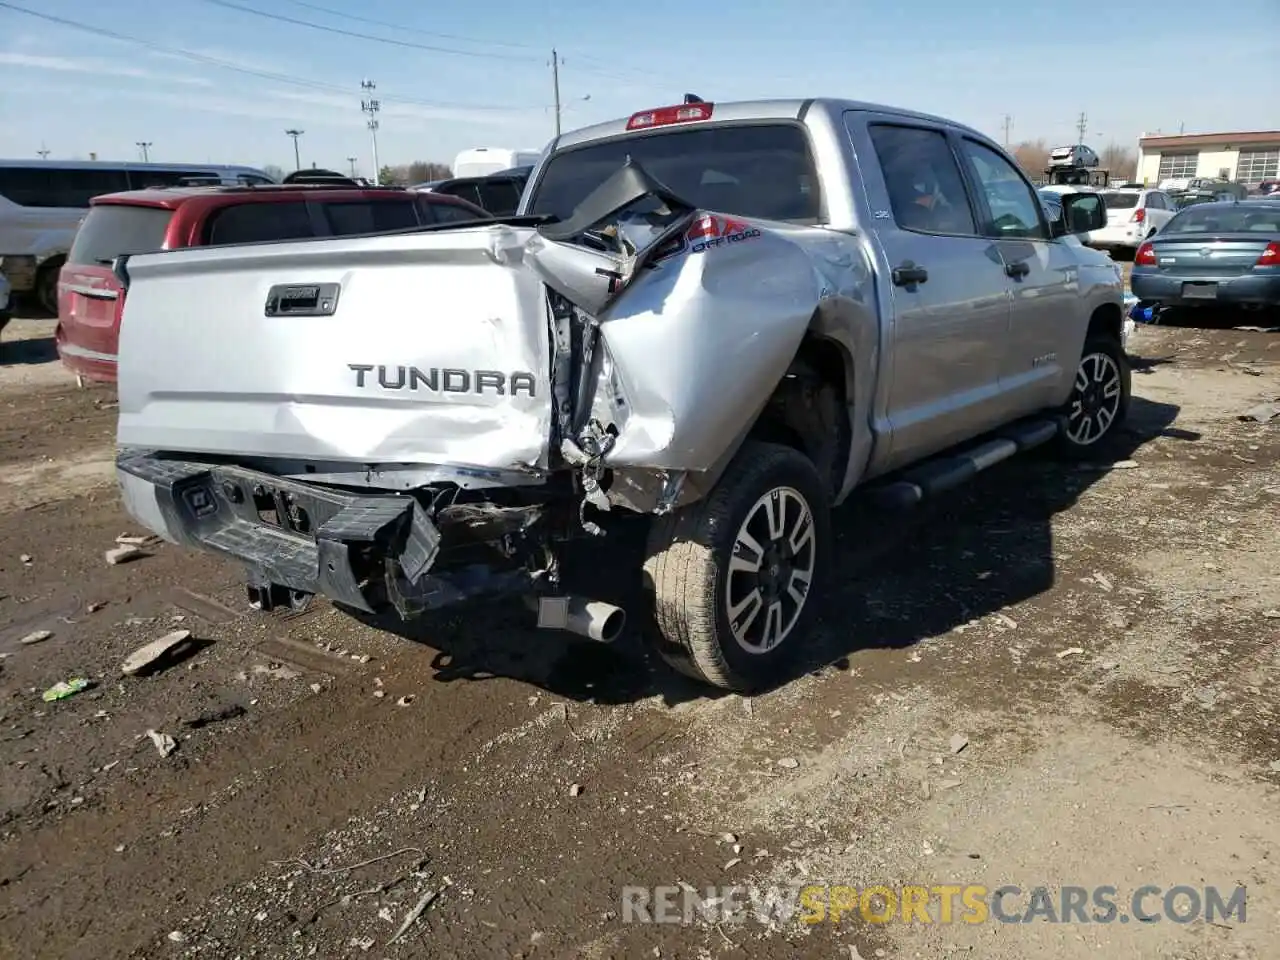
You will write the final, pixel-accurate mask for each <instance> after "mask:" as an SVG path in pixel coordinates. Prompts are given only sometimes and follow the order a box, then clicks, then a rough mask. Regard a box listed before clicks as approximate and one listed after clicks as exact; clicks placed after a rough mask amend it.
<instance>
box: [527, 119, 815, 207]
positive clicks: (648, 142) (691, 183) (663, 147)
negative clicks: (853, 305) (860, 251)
mask: <svg viewBox="0 0 1280 960" xmlns="http://www.w3.org/2000/svg"><path fill="white" fill-rule="evenodd" d="M628 157H630V158H631V159H632V160H634V161H635V162H636V163H638V164H640V165H641V166H642V167H644V169H645V170H647V171H648V172H649V174H650V175H651V176H653V177H654V178H656V179H657V180H659V181H660V182H661V183H663V184H665V185H666V186H667V187H669V188H670V189H671V190H672V191H673V192H674V193H675V194H676V195H677V196H679V197H680V198H682V199H683V200H685V201H687V202H688V203H691V204H693V205H694V206H696V207H699V208H701V209H704V210H715V211H717V212H719V213H728V214H735V215H737V216H741V217H762V218H765V219H770V220H784V221H789V222H792V223H808V224H811V223H817V222H818V221H819V219H820V218H821V216H822V203H821V197H820V195H819V189H818V178H817V173H816V171H815V168H814V164H813V156H812V154H811V153H810V150H809V140H808V138H807V137H806V136H805V133H804V130H803V129H802V128H801V127H800V126H799V125H798V124H794V123H764V124H751V125H749V126H742V125H738V126H731V125H728V124H713V125H711V126H695V125H690V126H687V127H675V128H672V129H671V130H667V131H664V132H662V133H652V134H646V135H643V136H634V137H621V138H618V139H615V140H604V141H600V142H597V143H589V144H586V145H585V146H581V147H571V148H569V149H567V150H565V151H564V152H562V153H558V154H556V155H554V156H553V157H551V159H550V160H549V161H548V163H547V166H546V171H545V172H544V173H543V175H542V177H541V179H540V180H539V181H538V183H537V185H536V187H535V192H534V194H533V197H532V198H531V203H530V208H529V212H530V213H535V214H550V215H552V216H556V217H560V218H561V219H564V218H567V217H569V216H570V215H571V214H572V213H573V211H574V209H575V208H576V207H577V206H578V204H580V203H581V202H582V201H583V200H584V199H586V197H587V196H588V194H590V193H591V192H592V191H593V190H595V189H596V187H598V186H600V184H602V183H604V182H605V180H607V179H609V177H610V176H612V175H613V174H614V173H616V172H617V171H618V170H619V169H620V168H621V167H622V165H623V164H624V163H625V162H626V160H627V158H628Z"/></svg>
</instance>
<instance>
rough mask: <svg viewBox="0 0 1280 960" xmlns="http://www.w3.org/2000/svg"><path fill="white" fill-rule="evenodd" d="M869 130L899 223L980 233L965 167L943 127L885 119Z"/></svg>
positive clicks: (917, 228) (947, 231)
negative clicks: (893, 122)
mask: <svg viewBox="0 0 1280 960" xmlns="http://www.w3.org/2000/svg"><path fill="white" fill-rule="evenodd" d="M869 131H870V134H871V143H872V145H873V146H874V147H875V151H876V158H877V159H878V160H879V161H880V169H881V170H883V171H884V182H885V187H886V188H887V189H888V191H889V205H890V207H891V208H892V209H893V219H894V221H895V222H896V223H897V224H898V226H899V227H901V228H902V229H904V230H912V231H916V232H919V233H942V234H961V235H966V236H973V235H975V234H977V232H978V230H977V227H976V225H975V224H974V220H973V211H972V210H971V209H970V207H969V197H968V194H967V193H966V192H965V188H964V180H963V179H962V178H961V176H960V166H959V164H957V163H956V158H955V155H954V154H953V153H952V152H951V145H950V144H949V143H947V138H946V135H945V134H943V133H942V131H940V130H928V129H925V128H923V127H903V126H897V125H891V124H882V123H875V124H872V125H871V126H870V127H869Z"/></svg>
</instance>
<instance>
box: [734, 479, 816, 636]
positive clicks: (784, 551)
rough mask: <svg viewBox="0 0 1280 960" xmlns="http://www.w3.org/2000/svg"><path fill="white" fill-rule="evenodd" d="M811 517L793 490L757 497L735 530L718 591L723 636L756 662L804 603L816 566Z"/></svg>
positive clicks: (791, 623) (775, 490) (789, 627)
mask: <svg viewBox="0 0 1280 960" xmlns="http://www.w3.org/2000/svg"><path fill="white" fill-rule="evenodd" d="M817 546H818V542H817V531H816V530H815V527H814V518H813V511H812V510H811V509H810V507H809V503H808V501H807V500H805V498H804V496H803V495H802V494H801V493H800V492H799V491H798V490H796V489H795V488H793V487H774V488H773V489H772V490H770V491H768V492H767V493H765V494H764V495H763V496H761V497H760V498H759V499H758V500H756V502H755V503H754V504H752V506H751V509H750V510H748V511H747V515H746V517H745V518H744V519H743V521H742V524H741V525H740V526H739V527H738V532H737V535H736V536H735V537H734V541H733V552H732V554H731V556H730V560H729V570H728V574H727V582H726V584H725V590H724V603H725V613H726V614H727V616H728V620H729V630H730V632H731V633H732V634H733V639H734V640H735V641H736V642H737V644H738V646H739V647H741V648H742V649H743V650H745V651H746V652H747V653H750V654H753V655H756V656H759V655H761V654H766V653H769V652H770V651H772V650H774V649H776V648H777V647H778V645H779V644H781V643H782V642H783V641H784V640H785V639H786V638H787V636H788V635H789V634H790V633H791V631H792V629H793V628H794V627H795V625H796V622H797V621H798V620H799V619H800V614H801V613H802V612H803V611H804V608H805V604H806V603H808V601H809V590H810V587H811V586H812V584H813V572H814V567H815V566H816V565H817Z"/></svg>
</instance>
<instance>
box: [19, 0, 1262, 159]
mask: <svg viewBox="0 0 1280 960" xmlns="http://www.w3.org/2000/svg"><path fill="white" fill-rule="evenodd" d="M9 2H12V3H13V4H15V5H17V6H21V7H25V8H27V9H29V10H35V11H38V12H40V13H42V14H45V15H47V16H50V17H55V18H60V19H63V20H67V21H73V22H75V23H78V24H81V25H84V26H89V27H92V28H95V29H94V30H93V31H85V30H78V29H75V28H73V27H71V26H67V25H62V24H57V23H51V22H49V21H48V20H42V19H39V18H36V17H32V16H28V15H26V14H23V13H19V12H16V11H14V10H12V9H6V8H5V7H3V6H0V157H23V156H35V155H36V151H37V150H39V149H41V146H42V145H44V146H45V147H47V149H48V150H49V151H50V152H51V153H50V155H51V156H52V157H68V158H69V157H80V158H87V157H88V154H89V153H90V152H91V151H94V152H96V153H97V155H98V157H99V158H102V159H106V158H115V159H132V158H135V157H137V156H138V149H137V147H136V146H135V142H136V141H139V140H149V141H151V142H152V143H153V144H154V146H153V147H152V148H151V155H152V159H154V160H173V161H217V162H229V163H232V162H234V163H247V164H252V165H264V164H277V165H279V166H282V167H286V168H291V167H292V165H293V150H292V145H291V142H290V140H289V139H288V138H287V137H286V136H285V134H284V130H285V129H286V128H287V127H294V128H300V129H302V130H304V131H305V134H304V136H303V137H302V159H303V163H304V165H310V163H311V162H313V161H314V162H316V163H318V164H320V165H321V166H326V167H337V168H345V167H346V166H347V164H346V159H345V158H347V157H353V156H354V157H357V158H358V164H359V167H360V169H361V170H362V171H367V170H368V168H369V165H370V152H371V151H370V144H369V136H368V131H367V130H366V129H365V126H364V123H363V119H364V118H363V117H362V115H361V113H360V107H359V101H360V81H361V79H362V78H364V77H371V78H373V79H374V80H375V81H376V82H377V84H378V90H377V94H378V96H379V97H380V99H381V101H382V106H383V109H382V113H381V121H382V126H381V129H380V131H379V148H380V159H381V161H382V162H383V163H405V162H408V161H410V160H416V159H422V160H441V161H445V162H448V161H449V160H450V159H451V158H452V157H453V156H454V155H455V154H456V153H457V152H458V151H459V150H461V149H464V148H466V147H470V146H480V145H489V146H509V147H541V146H542V145H543V144H544V143H545V142H546V140H547V139H548V137H550V136H551V134H552V132H553V116H552V111H551V109H550V105H551V103H552V88H551V72H550V68H549V60H550V49H551V47H552V45H553V44H554V45H556V46H558V47H559V49H560V52H561V55H562V57H563V59H564V64H563V66H562V68H561V88H562V95H563V99H564V102H565V104H566V109H565V113H564V124H565V127H566V129H569V128H572V127H575V126H582V125H585V124H587V123H593V122H596V121H598V120H603V119H608V118H610V117H616V116H625V115H627V114H630V113H632V112H633V111H635V110H638V109H643V108H646V107H652V106H658V105H662V104H665V103H672V102H678V101H679V99H680V97H681V96H682V95H683V94H684V93H686V92H693V93H697V94H699V95H700V96H702V97H704V98H705V99H708V100H731V99H743V98H752V97H760V96H793V95H794V96H810V95H832V96H846V97H851V98H857V99H865V100H871V101H875V102H880V103H889V104H894V105H898V106H905V107H912V108H915V109H920V110H926V111H929V112H933V113H939V114H943V115H946V116H950V117H954V118H955V119H958V120H961V121H964V122H967V123H969V124H971V125H973V126H975V127H977V128H979V129H981V130H984V131H987V132H988V133H991V134H993V135H996V136H1003V133H1002V124H1003V120H1004V116H1005V114H1010V115H1012V117H1013V128H1012V136H1011V138H1012V139H1013V140H1014V141H1018V140H1024V139H1036V138H1040V137H1043V138H1045V139H1047V140H1049V141H1053V142H1058V141H1062V142H1072V141H1074V139H1075V127H1074V125H1075V121H1076V118H1077V116H1078V115H1079V114H1080V112H1081V111H1084V112H1085V113H1086V114H1087V115H1088V132H1087V134H1086V140H1087V141H1088V142H1090V143H1091V144H1093V145H1094V146H1095V147H1097V148H1101V147H1103V146H1104V145H1105V144H1106V143H1108V142H1111V141H1115V142H1119V143H1122V144H1125V145H1132V144H1133V143H1134V141H1135V140H1136V138H1137V137H1138V136H1139V134H1140V133H1142V132H1144V131H1149V132H1150V131H1156V130H1162V131H1164V132H1166V133H1170V132H1177V130H1178V129H1179V126H1180V125H1185V128H1186V131H1187V132H1213V131H1220V130H1258V129H1277V128H1280V0H1235V2H1232V3H1229V4H1222V5H1218V6H1216V7H1215V6H1214V5H1212V4H1209V5H1206V4H1205V3H1204V2H1203V0H1152V2H1148V3H1125V4H1118V5H1115V6H1108V5H1106V4H1098V3H1081V4H1077V5H1072V4H1070V3H1069V2H1067V0H1062V2H1049V0H914V2H910V0H786V2H782V0H778V2H774V3H765V2H762V0H740V2H738V3H736V4H730V3H723V4H706V3H696V2H689V0H679V2H677V0H647V2H643V3H634V2H633V3H622V2H618V0H614V2H609V3H602V2H598V0H597V2H594V3H589V2H585V0H554V2H553V0H470V2H465V3H463V2H456V0H438V2H425V0H418V2H409V0H361V2H359V3H356V2H352V0H314V2H312V0H308V2H301V0H226V2H227V3H228V4H231V5H233V6H238V7H240V8H242V9H231V8H229V7H228V6H226V5H219V4H218V3H215V2H212V0H167V2H159V0H93V2H90V0H0V3H9ZM245 10H257V11H264V12H266V13H269V14H271V15H274V16H277V17H284V18H292V19H294V20H297V21H306V22H309V23H313V24H320V25H323V26H326V27H330V28H333V29H336V30H339V31H349V32H353V33H357V34H368V35H372V36H376V37H382V38H388V39H390V40H393V41H398V42H399V43H400V44H402V45H395V44H393V43H384V42H378V41H376V40H370V39H362V38H358V37H352V36H343V35H340V34H337V33H332V32H324V31H321V30H316V29H313V28H311V27H308V26H304V25H302V24H300V23H287V22H281V21H280V20H273V19H268V18H265V17H262V16H257V15H254V14H253V13H249V12H245ZM1073 10H1076V11H1079V13H1078V14H1075V15H1073V13H1072V11H1073ZM341 11H346V12H347V15H339V13H338V12H341ZM369 21H380V22H369ZM384 24H389V25H390V26H387V25H384ZM99 31H112V32H114V33H115V34H118V35H126V36H128V37H131V38H134V39H136V40H142V41H146V42H147V43H148V44H151V46H150V47H148V46H146V45H142V44H138V43H133V42H128V41H125V40H118V39H112V38H109V37H108V36H106V35H105V34H103V33H101V32H99ZM415 44H416V45H419V46H414V45H415ZM424 48H429V49H424ZM163 49H167V50H169V51H177V50H181V51H184V52H185V53H188V54H195V55H197V58H191V57H187V56H182V55H175V54H174V53H166V52H162V50H163ZM201 57H202V58H206V59H205V60H203V61H201V60H200V59H198V58H201ZM212 61H220V62H222V63H225V64H231V65H234V66H236V67H239V68H242V69H243V70H245V71H249V72H236V71H234V70H229V69H226V68H225V67H223V66H219V65H217V64H215V63H214V62H212ZM254 72H257V73H261V74H268V75H271V74H274V75H280V78H276V77H270V76H255V75H253V74H254ZM284 77H287V78H292V79H294V80H297V81H300V82H299V83H289V82H286V80H285V79H283V78H284ZM588 97H589V99H584V98H588Z"/></svg>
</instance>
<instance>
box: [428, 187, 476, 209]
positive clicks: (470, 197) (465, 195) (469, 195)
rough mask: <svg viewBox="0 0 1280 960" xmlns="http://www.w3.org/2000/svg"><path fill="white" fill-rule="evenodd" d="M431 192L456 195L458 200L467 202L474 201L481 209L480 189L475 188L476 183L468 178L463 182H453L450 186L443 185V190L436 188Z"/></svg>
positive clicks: (448, 195) (450, 195)
mask: <svg viewBox="0 0 1280 960" xmlns="http://www.w3.org/2000/svg"><path fill="white" fill-rule="evenodd" d="M433 192H435V193H439V194H443V195H444V196H446V197H457V198H458V199H459V200H465V201H467V203H474V204H475V205H476V206H477V207H481V209H483V207H482V206H481V203H480V191H479V190H477V189H476V183H475V181H474V180H469V181H466V182H465V183H455V184H453V185H451V186H448V187H445V188H444V189H443V190H436V191H433Z"/></svg>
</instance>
